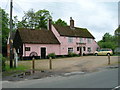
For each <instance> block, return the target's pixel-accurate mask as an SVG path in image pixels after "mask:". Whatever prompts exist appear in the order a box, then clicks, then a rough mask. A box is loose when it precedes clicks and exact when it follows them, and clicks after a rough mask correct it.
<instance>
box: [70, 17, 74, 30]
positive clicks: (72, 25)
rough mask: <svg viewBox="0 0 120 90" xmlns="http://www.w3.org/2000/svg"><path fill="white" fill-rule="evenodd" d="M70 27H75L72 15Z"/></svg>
mask: <svg viewBox="0 0 120 90" xmlns="http://www.w3.org/2000/svg"><path fill="white" fill-rule="evenodd" d="M70 28H71V29H74V20H73V19H72V17H70Z"/></svg>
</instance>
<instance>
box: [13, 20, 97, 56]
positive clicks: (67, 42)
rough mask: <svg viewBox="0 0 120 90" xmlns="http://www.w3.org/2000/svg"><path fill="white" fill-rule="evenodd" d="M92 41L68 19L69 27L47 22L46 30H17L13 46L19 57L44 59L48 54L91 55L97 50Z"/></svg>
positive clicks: (92, 39)
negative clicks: (70, 53)
mask: <svg viewBox="0 0 120 90" xmlns="http://www.w3.org/2000/svg"><path fill="white" fill-rule="evenodd" d="M94 39H95V38H94V37H93V36H92V34H91V33H90V32H89V31H88V30H87V29H86V28H78V27H75V26H74V20H73V19H72V18H70V26H60V25H52V24H51V20H48V29H40V30H34V29H19V30H17V31H16V34H15V38H14V40H13V45H14V47H15V48H16V51H17V53H18V55H19V56H20V57H23V58H27V57H32V56H35V57H36V58H46V57H47V55H48V54H50V53H55V54H56V55H68V53H69V52H72V53H76V54H79V55H83V54H93V53H94V51H95V50H96V49H97V48H99V46H98V44H97V43H96V41H95V40H94Z"/></svg>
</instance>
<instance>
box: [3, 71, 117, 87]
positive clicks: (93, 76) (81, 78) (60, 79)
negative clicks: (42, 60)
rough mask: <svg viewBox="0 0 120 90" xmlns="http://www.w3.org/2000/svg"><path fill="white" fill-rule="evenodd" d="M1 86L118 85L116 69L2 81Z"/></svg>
mask: <svg viewBox="0 0 120 90" xmlns="http://www.w3.org/2000/svg"><path fill="white" fill-rule="evenodd" d="M2 86H3V88H114V87H116V86H118V69H104V70H100V71H98V72H93V73H87V74H79V73H78V74H76V75H70V76H53V77H47V78H43V79H35V80H26V81H18V82H8V81H3V82H2Z"/></svg>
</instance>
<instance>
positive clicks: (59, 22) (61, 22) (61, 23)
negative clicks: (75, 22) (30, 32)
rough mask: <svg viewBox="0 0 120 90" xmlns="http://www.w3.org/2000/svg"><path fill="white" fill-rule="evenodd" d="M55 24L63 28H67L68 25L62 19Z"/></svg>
mask: <svg viewBox="0 0 120 90" xmlns="http://www.w3.org/2000/svg"><path fill="white" fill-rule="evenodd" d="M54 24H58V25H61V26H67V23H66V22H65V21H63V20H61V19H58V20H57V21H55V22H54Z"/></svg>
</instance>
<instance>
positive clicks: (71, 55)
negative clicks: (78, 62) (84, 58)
mask: <svg viewBox="0 0 120 90" xmlns="http://www.w3.org/2000/svg"><path fill="white" fill-rule="evenodd" d="M68 56H69V57H75V56H79V55H78V54H76V53H72V52H70V53H68Z"/></svg>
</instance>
